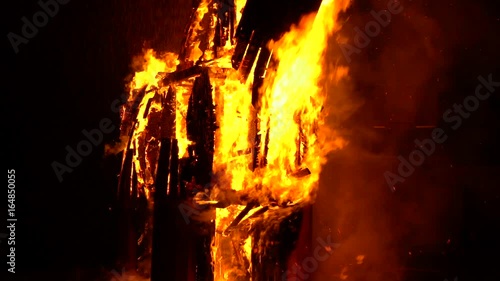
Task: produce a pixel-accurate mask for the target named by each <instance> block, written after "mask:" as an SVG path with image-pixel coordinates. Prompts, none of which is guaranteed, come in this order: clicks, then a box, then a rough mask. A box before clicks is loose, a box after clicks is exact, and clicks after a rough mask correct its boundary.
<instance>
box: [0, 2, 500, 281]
mask: <svg viewBox="0 0 500 281" xmlns="http://www.w3.org/2000/svg"><path fill="white" fill-rule="evenodd" d="M191 3H192V2H191V0H142V1H132V0H123V1H118V0H109V1H97V0H88V1H83V0H72V1H70V2H69V3H68V4H65V5H60V7H59V8H60V9H59V12H58V13H57V14H56V15H55V16H54V17H53V18H51V19H49V22H48V24H47V25H46V26H44V27H41V28H39V31H38V33H37V34H36V36H35V37H34V38H32V39H29V42H28V43H27V44H21V45H20V46H19V53H18V54H15V53H14V51H13V49H12V47H11V45H10V43H9V41H8V39H7V36H6V34H8V33H9V32H14V33H17V34H20V30H21V27H22V25H23V23H22V22H21V20H20V19H21V17H23V16H26V17H28V18H30V19H31V17H32V15H33V14H34V13H35V12H37V11H39V10H40V7H39V6H38V4H37V1H33V0H29V1H17V2H14V1H8V2H6V3H4V4H3V5H4V7H3V8H2V17H3V19H4V24H3V27H5V29H4V31H3V34H4V39H3V46H4V48H3V53H4V54H5V55H6V58H5V59H4V60H3V61H4V62H5V63H3V64H2V66H3V67H4V68H5V71H4V72H3V73H4V75H3V77H4V78H5V80H4V82H3V86H4V93H6V98H5V97H4V99H3V105H4V106H5V107H6V109H5V110H4V112H5V115H4V116H5V117H4V118H5V119H4V122H3V124H4V125H5V129H4V134H3V136H4V137H6V140H7V143H5V142H4V148H3V149H4V151H5V152H6V158H4V163H5V165H6V166H7V168H8V169H16V180H17V189H16V195H17V197H16V215H17V218H18V222H17V228H16V244H17V247H16V249H17V250H16V264H17V266H16V271H17V272H18V273H17V274H16V277H18V279H21V278H23V280H77V279H75V278H74V276H76V275H77V273H78V272H79V271H80V272H88V271H99V270H100V268H106V269H107V270H109V269H110V268H112V267H113V266H114V258H115V253H116V249H115V248H116V247H114V244H113V242H115V241H116V239H115V235H117V234H116V232H115V228H114V226H115V221H116V219H115V218H114V216H113V212H111V211H110V210H109V208H110V207H112V204H113V194H114V191H115V187H116V184H117V173H118V169H119V162H120V159H119V158H118V157H108V158H104V157H103V155H104V143H103V144H101V145H99V146H97V147H94V149H93V151H92V153H91V154H90V155H89V156H86V157H83V161H82V163H81V165H79V166H78V167H76V168H75V169H74V171H73V172H72V173H68V174H65V175H64V180H63V182H61V183H60V182H59V181H58V180H57V177H56V176H55V174H54V171H53V170H52V168H51V163H52V162H53V161H59V162H61V163H63V162H64V158H65V156H66V151H65V146H66V145H69V146H71V147H73V148H74V147H76V145H77V143H78V142H79V141H81V140H83V139H84V136H83V135H82V133H81V131H82V130H83V129H86V130H91V129H95V128H98V126H99V122H100V120H101V119H103V118H110V119H111V120H112V122H113V124H114V125H115V126H116V127H118V125H119V116H118V115H117V114H115V113H113V112H112V111H111V103H112V102H113V100H115V99H117V98H119V96H120V95H121V94H122V93H124V91H125V89H124V86H125V79H126V78H127V76H129V75H130V74H131V73H133V70H132V69H131V67H130V64H131V60H132V58H133V57H134V56H136V55H139V54H140V53H141V50H142V49H143V48H145V47H152V48H154V49H156V50H157V51H159V52H162V51H178V50H179V48H180V42H181V40H182V31H183V30H184V27H185V24H186V22H187V19H188V16H189V12H190V10H189V8H190V6H191ZM402 3H403V5H404V6H405V10H404V11H403V13H402V14H401V15H395V16H393V17H394V18H393V22H392V23H391V24H390V25H389V26H388V27H387V28H384V29H383V32H382V33H381V34H380V35H379V36H377V37H376V38H374V39H373V41H372V43H371V44H370V45H369V46H368V47H366V48H364V49H362V51H361V54H359V55H353V56H352V59H353V61H352V63H351V64H350V65H349V67H351V77H352V85H355V86H352V88H351V89H352V96H351V97H349V98H348V99H346V100H347V101H350V102H352V103H353V104H354V103H355V104H356V105H357V106H352V107H350V108H349V109H348V110H347V111H348V112H349V114H346V115H345V116H343V118H344V119H343V120H344V121H345V122H344V123H343V124H342V127H343V130H344V131H345V132H346V133H347V134H348V135H349V136H350V137H351V139H350V140H351V143H352V146H351V147H352V148H348V149H346V150H345V151H342V152H339V153H338V154H337V155H336V156H332V160H333V161H332V163H329V164H328V165H327V167H326V170H327V172H328V175H327V176H325V177H324V179H323V180H322V189H321V191H320V194H322V195H325V196H321V197H320V198H321V199H319V201H318V206H317V212H316V217H317V219H316V220H315V221H316V224H315V226H314V229H315V233H321V232H322V231H323V230H324V229H325V228H336V226H339V225H340V226H343V227H344V229H348V230H347V231H346V232H348V233H349V229H351V230H350V233H351V234H352V236H351V237H352V238H353V239H351V240H349V239H348V238H345V237H344V238H345V239H347V240H346V241H347V242H345V245H350V244H353V245H352V249H353V253H354V252H356V253H358V252H363V251H364V250H360V251H357V250H358V249H356V250H354V249H355V248H356V246H355V245H361V244H363V243H364V242H359V241H367V242H366V243H375V244H377V241H382V240H383V239H382V238H380V237H382V236H383V237H385V238H386V239H388V240H391V242H393V244H391V245H390V246H389V245H384V246H380V247H379V248H377V247H372V248H370V249H366V251H367V252H370V251H373V252H374V253H375V254H374V255H375V256H376V255H377V254H376V253H381V252H383V253H384V254H385V253H387V252H388V250H387V249H390V251H391V252H392V253H394V255H392V256H391V257H392V258H394V257H397V256H398V255H404V254H406V253H407V252H408V251H407V249H412V248H416V249H423V248H425V249H427V251H428V253H429V255H427V256H426V255H422V260H424V261H423V262H415V266H414V267H418V266H421V267H423V268H429V266H427V265H425V266H424V265H423V264H426V263H429V261H430V263H433V261H434V259H436V260H440V258H439V257H438V258H435V257H434V255H437V256H439V255H442V252H443V251H447V252H446V255H448V256H447V257H446V258H445V259H446V261H447V264H446V265H445V266H442V267H440V268H439V266H437V267H438V271H439V270H441V271H446V272H452V273H456V275H457V276H458V280H477V281H481V280H496V277H499V276H500V273H499V269H498V264H500V256H499V253H500V252H499V250H500V248H499V237H500V231H499V227H500V219H499V218H500V190H499V186H500V185H499V184H498V183H499V176H500V149H499V148H498V145H499V144H500V138H499V136H500V134H499V128H500V125H499V124H500V123H499V114H500V113H499V112H500V111H499V110H498V109H500V107H499V105H500V98H499V96H498V94H499V92H500V89H497V91H496V92H495V93H493V94H492V96H491V97H490V98H489V99H488V100H486V101H484V102H482V103H481V105H480V107H479V109H478V110H477V111H476V112H474V113H471V117H470V118H469V119H467V120H464V124H463V125H462V127H460V129H458V130H457V131H456V132H453V133H452V132H451V131H450V132H449V140H448V141H447V142H446V143H444V144H443V145H442V146H440V147H438V148H437V152H436V155H433V156H431V159H430V160H429V161H428V163H429V164H426V165H424V166H423V167H421V168H417V169H421V171H417V172H416V173H415V175H414V176H413V177H414V179H412V180H408V181H407V182H405V184H403V185H402V186H401V187H400V190H401V191H398V192H396V193H391V192H390V191H389V190H388V188H387V186H386V183H385V180H384V178H383V172H384V171H385V170H386V169H395V167H396V165H397V162H396V161H397V159H396V156H397V155H399V154H402V155H405V156H406V155H408V153H409V152H410V151H411V146H412V145H413V144H412V142H413V140H414V139H415V138H424V137H426V136H429V135H430V131H429V130H427V131H425V130H424V131H422V130H410V129H409V128H410V127H411V126H408V125H401V124H410V123H411V124H413V125H419V124H423V125H428V124H433V125H436V126H441V125H443V124H440V122H441V121H440V120H442V118H441V116H442V113H443V112H444V111H445V110H446V109H448V108H450V107H451V106H452V104H453V103H461V102H462V101H463V99H464V98H465V97H466V96H468V95H470V94H472V93H473V92H474V89H475V86H476V85H477V84H478V82H477V76H479V75H482V76H484V77H486V76H487V75H488V74H490V73H493V80H495V81H500V71H499V65H500V64H499V63H500V54H499V51H498V50H500V39H499V38H500V34H499V31H500V13H499V10H498V9H497V8H496V6H495V4H496V1H486V0H483V1H450V0H446V1H430V0H429V1H423V0H422V1H402ZM385 5H386V1H385V0H383V1H375V0H373V1H368V0H363V1H354V5H353V7H352V8H351V9H350V10H349V12H348V13H349V15H350V17H349V21H348V22H347V24H346V26H345V27H344V30H343V31H342V32H344V33H345V34H346V36H347V37H349V38H352V32H351V30H352V28H353V27H355V26H359V27H363V26H364V25H365V23H366V22H368V21H369V20H371V18H370V17H371V16H370V15H369V11H371V10H376V11H378V10H381V9H382V8H384V6H385ZM332 48H334V47H330V49H332ZM331 52H333V53H334V52H339V50H338V49H337V50H336V51H335V50H332V51H331ZM386 92H389V97H385V98H383V99H381V98H380V97H382V96H384V94H385V93H386ZM408 95H412V96H413V97H414V98H415V101H412V103H411V104H410V105H409V106H408V103H407V101H406V98H407V97H408ZM342 107H346V106H345V105H343V106H342ZM412 110H414V111H412ZM394 112H396V113H394ZM402 112H403V113H402ZM404 112H413V113H414V114H413V115H412V117H411V118H410V119H411V120H410V121H408V120H409V119H408V118H409V117H408V116H406V115H405V113H404ZM398 114H399V115H398ZM334 115H335V114H334ZM398 116H399V117H398ZM391 118H392V119H391ZM398 118H400V120H399V121H398V120H394V119H398ZM401 120H403V121H401ZM441 123H442V122H441ZM380 124H384V125H385V126H388V127H392V128H397V129H393V130H391V131H390V132H386V131H384V130H376V129H373V126H375V125H380ZM395 124H396V125H395ZM398 124H399V125H398ZM336 125H338V124H336ZM398 126H399V127H398ZM443 126H444V125H443ZM400 127H401V128H400ZM413 127H414V126H413ZM443 128H444V127H443ZM117 136H118V130H115V131H114V132H112V133H111V134H107V135H105V142H107V143H109V142H111V141H113V140H115V139H116V137H117ZM451 167H452V169H450V168H451ZM337 175H338V177H336V176H337ZM363 175H364V176H365V180H360V178H363ZM349 176H350V177H351V178H348V177H349ZM353 178H356V179H353ZM345 184H352V186H350V187H348V188H346V187H345V186H344V185H345ZM336 186H338V187H339V189H335V188H334V187H336ZM329 187H330V189H329ZM341 187H344V189H341ZM330 198H331V200H330ZM332 202H333V204H332ZM5 205H6V203H5ZM5 205H4V206H5ZM384 208H385V209H384ZM381 209H384V210H385V211H380V212H372V213H371V214H370V212H371V211H374V210H381ZM370 210H371V211H370ZM387 214H390V215H387ZM382 220H383V222H382ZM367 221H373V223H371V224H370V225H372V227H368V228H364V226H366V225H368V223H367ZM409 221H411V223H409V224H407V222H409ZM334 225H336V226H334ZM373 225H376V226H375V227H373ZM362 229H365V230H367V231H378V232H374V233H370V232H368V233H364V234H363V235H360V234H359V233H360V232H361V231H362ZM0 232H5V230H2V231H0ZM431 232H432V233H433V234H430V233H431ZM356 233H357V234H356ZM372 234H373V236H372ZM371 236H372V237H379V238H380V239H382V240H377V239H372V240H370V237H371ZM422 237H425V238H426V239H421V238H422ZM344 238H342V239H344ZM365 238H366V239H365ZM447 238H451V243H450V244H451V246H448V247H449V248H447V249H446V250H443V248H442V247H443V243H445V242H446V240H447ZM339 239H340V238H339ZM356 239H361V240H359V241H357V240H356ZM354 244H355V245H354ZM0 245H1V249H2V259H1V260H2V261H4V259H5V255H6V252H5V246H6V241H4V240H2V243H1V244H0ZM377 245H378V244H377ZM417 251H419V250H417ZM346 255H347V254H346ZM368 257H369V255H367V259H368ZM407 258H408V257H404V258H402V257H401V258H394V259H396V260H398V262H396V263H399V265H398V266H399V267H398V268H400V267H401V266H402V267H404V266H403V265H401V264H403V263H405V261H406V259H407ZM375 259H377V258H375ZM378 259H379V260H382V259H384V255H380V256H379V257H378ZM388 263H389V262H388ZM4 264H5V263H4ZM375 264H377V263H376V262H375ZM392 264H393V263H391V266H392ZM412 266H413V265H412ZM406 267H410V266H406ZM443 268H444V269H443ZM5 270H6V269H5ZM395 270H396V269H395ZM396 271H397V270H396ZM4 272H5V271H4ZM327 272H328V269H325V268H323V269H320V272H319V273H318V276H328V275H327V274H328V273H327ZM407 272H408V273H407V274H406V276H407V277H405V278H407V280H414V279H411V278H412V277H411V276H412V274H415V273H414V272H412V271H407ZM399 273H401V272H399ZM2 274H3V273H2ZM321 274H325V275H321ZM436 276H440V275H439V274H437V275H436ZM8 277H9V278H12V276H8ZM452 277H454V276H451V278H452ZM318 278H319V279H318V280H320V281H326V280H328V279H321V278H326V277H318ZM366 278H367V279H366V280H379V279H375V278H374V279H371V278H369V277H366ZM377 278H378V277H377ZM414 278H417V277H414ZM422 278H424V279H415V280H443V279H431V277H429V279H425V278H427V277H422ZM433 278H437V277H433ZM1 279H2V280H5V279H3V277H2V278H1ZM448 279H450V277H449V278H448ZM7 280H10V279H7ZM81 280H87V279H81ZM360 280H361V279H360ZM388 280H389V279H388Z"/></svg>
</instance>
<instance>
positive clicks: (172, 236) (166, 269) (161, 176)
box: [151, 139, 180, 281]
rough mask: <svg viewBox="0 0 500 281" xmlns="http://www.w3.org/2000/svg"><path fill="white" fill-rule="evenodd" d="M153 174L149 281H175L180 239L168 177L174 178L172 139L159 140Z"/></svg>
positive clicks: (173, 196)
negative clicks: (176, 228)
mask: <svg viewBox="0 0 500 281" xmlns="http://www.w3.org/2000/svg"><path fill="white" fill-rule="evenodd" d="M160 145H161V147H160V155H159V158H158V165H157V171H156V181H155V190H154V194H153V196H154V211H153V243H152V245H153V249H152V264H151V281H164V280H179V279H178V274H180V272H179V271H180V270H179V268H178V266H179V264H178V263H179V261H177V259H176V256H175V255H174V254H173V253H176V252H178V248H177V244H178V241H179V239H180V237H179V235H178V233H177V231H176V230H175V229H172V226H173V225H176V223H177V220H176V217H177V214H176V210H177V208H176V206H175V204H176V200H175V199H176V195H177V194H176V189H175V188H172V185H173V183H172V181H173V177H172V173H174V174H175V170H176V167H175V164H176V160H175V159H176V158H177V155H176V152H177V150H176V147H177V141H176V140H175V139H162V140H161V143H160Z"/></svg>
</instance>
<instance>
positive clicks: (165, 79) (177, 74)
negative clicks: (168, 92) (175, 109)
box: [157, 65, 204, 87]
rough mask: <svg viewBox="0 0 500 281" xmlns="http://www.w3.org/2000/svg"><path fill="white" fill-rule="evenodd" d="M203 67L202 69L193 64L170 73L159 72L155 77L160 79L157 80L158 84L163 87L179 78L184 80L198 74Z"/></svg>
mask: <svg viewBox="0 0 500 281" xmlns="http://www.w3.org/2000/svg"><path fill="white" fill-rule="evenodd" d="M203 69H204V68H203V67H201V66H198V65H195V66H191V67H189V68H186V69H183V70H178V71H174V72H171V73H165V72H160V73H158V75H157V78H159V79H160V81H159V82H158V85H159V86H160V87H165V86H167V85H169V84H171V83H174V82H179V81H181V80H185V79H188V78H191V77H195V76H198V75H200V74H201V73H202V72H203Z"/></svg>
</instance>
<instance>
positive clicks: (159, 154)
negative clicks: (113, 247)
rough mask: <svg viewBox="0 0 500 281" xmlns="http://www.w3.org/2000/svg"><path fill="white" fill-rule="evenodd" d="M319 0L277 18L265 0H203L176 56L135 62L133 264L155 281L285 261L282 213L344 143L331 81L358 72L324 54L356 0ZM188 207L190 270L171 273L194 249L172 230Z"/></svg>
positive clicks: (128, 128)
mask: <svg viewBox="0 0 500 281" xmlns="http://www.w3.org/2000/svg"><path fill="white" fill-rule="evenodd" d="M260 2H262V3H260ZM277 2H283V1H277ZM292 2H294V3H295V2H297V1H292ZM310 2H311V3H310V4H308V5H309V6H308V7H306V6H307V5H304V4H301V7H300V8H301V10H302V11H301V13H300V14H297V15H293V13H292V15H291V13H283V14H286V15H287V17H285V18H280V17H279V16H277V19H275V22H274V23H273V21H272V20H271V23H272V24H271V27H269V26H266V25H265V24H263V23H262V22H263V21H264V22H265V21H266V20H269V19H266V18H265V15H262V16H261V17H256V15H255V14H256V12H257V13H258V12H259V11H260V10H259V5H261V6H262V5H263V1H260V0H259V1H251V0H249V1H245V0H236V1H208V0H202V1H200V3H199V5H198V6H197V7H195V8H194V9H193V12H192V16H191V19H190V23H189V26H188V28H187V31H186V39H185V42H184V44H183V48H182V50H181V51H180V52H179V53H178V54H174V53H167V54H157V53H156V52H155V51H154V50H146V51H145V53H144V55H143V56H141V57H140V58H138V59H137V61H136V62H135V64H139V65H141V69H142V70H141V71H138V72H136V73H135V76H134V78H133V80H132V81H131V83H130V85H129V89H130V95H129V99H128V102H127V103H126V104H125V105H124V106H123V109H122V115H121V116H122V124H121V140H122V143H121V144H122V147H121V149H122V150H123V163H122V168H121V173H120V182H119V189H118V198H119V200H120V202H121V208H120V210H121V212H122V214H123V218H124V219H123V222H122V227H123V228H122V230H123V234H124V238H123V240H124V242H123V245H124V249H123V253H122V257H123V262H124V263H125V264H126V265H127V266H128V268H131V269H134V270H137V271H138V272H139V273H140V274H142V275H143V276H146V277H151V280H153V281H155V280H184V279H185V280H216V281H222V280H228V281H229V280H253V281H256V280H264V278H269V276H275V279H265V280H278V279H279V278H281V275H282V273H283V272H284V271H286V261H283V260H281V259H282V257H281V256H280V255H279V254H277V252H276V251H277V250H276V247H279V245H278V246H276V244H279V243H277V241H279V239H280V238H279V235H283V233H282V232H283V229H285V230H286V228H287V227H286V226H284V223H285V224H286V223H287V222H290V221H293V220H294V219H293V218H296V217H297V216H296V214H297V213H298V212H300V210H301V209H302V208H303V207H304V206H306V205H308V204H311V203H312V202H313V201H314V195H315V191H316V189H317V187H318V180H319V175H320V172H321V168H322V166H323V165H324V164H325V162H326V156H327V155H328V154H329V153H330V152H332V151H333V150H335V149H340V148H342V147H343V146H344V145H345V141H344V140H343V139H342V138H340V137H339V136H337V135H336V133H335V132H334V131H332V130H331V129H329V128H327V127H326V126H324V119H325V117H326V114H327V113H328V112H325V110H324V107H323V105H324V103H325V100H326V98H327V96H326V91H325V89H323V87H322V82H323V81H324V80H325V79H333V80H335V81H338V80H340V79H342V78H343V77H344V76H345V75H347V69H346V68H343V67H338V68H337V69H336V71H335V73H324V72H323V64H324V63H323V61H324V53H325V48H326V45H327V39H328V38H329V36H331V35H332V34H333V33H334V32H335V31H336V30H338V27H339V26H338V25H337V23H336V22H335V19H336V18H337V15H338V14H339V13H340V12H341V11H343V10H345V9H346V8H347V6H348V3H349V1H346V0H340V1H339V0H324V1H310ZM314 2H316V3H314ZM287 3H288V2H287ZM297 5H298V4H297ZM268 6H269V10H270V11H272V10H273V7H272V6H273V4H268ZM292 6H293V5H292ZM278 8H279V6H278ZM283 9H285V7H284V6H283ZM291 9H294V8H293V7H292V8H291ZM278 14H279V13H276V15H278ZM278 20H279V21H278ZM287 21H289V22H290V23H289V24H287V26H285V27H284V30H280V29H279V28H277V27H276V23H280V24H281V23H282V22H287ZM294 22H296V24H293V25H292V23H294ZM179 204H189V205H190V206H192V207H193V208H196V209H197V210H200V211H199V212H197V215H196V216H195V217H193V218H192V221H193V223H192V225H189V226H182V227H181V229H182V228H183V227H184V228H186V230H185V231H186V233H191V232H192V233H194V234H188V235H187V236H189V237H191V238H192V239H193V241H194V242H193V245H190V246H189V247H190V248H188V249H186V252H188V253H187V254H186V255H187V257H186V258H185V259H184V261H185V263H186V264H187V265H186V268H188V270H187V271H188V273H185V274H184V275H183V273H172V271H175V270H176V269H177V270H179V269H180V267H179V263H182V261H183V258H182V255H180V254H179V253H175V252H176V249H177V248H176V245H173V244H175V242H173V243H172V242H169V241H167V240H168V239H169V238H167V236H168V235H170V234H171V233H169V231H172V229H173V228H174V226H173V225H175V227H177V225H179V224H182V223H183V221H179V219H178V218H179V217H180V214H174V213H175V212H177V213H178V212H179V209H178V208H177V206H178V205H179ZM138 217H139V218H138ZM299 225H300V223H299ZM167 228H170V229H167ZM179 231H180V232H181V233H183V232H182V231H183V230H179ZM190 235H191V236H190ZM178 237H181V236H178ZM189 249H191V250H192V251H191V250H189ZM190 253H193V254H192V255H190ZM176 255H180V256H178V257H176V258H171V256H174V257H175V256H176ZM170 260H175V261H174V265H167V264H168V261H170ZM176 263H177V264H176ZM276 264H280V266H276ZM176 265H177V266H176ZM169 266H170V267H169ZM189 278H191V279H189ZM280 280H281V279H280Z"/></svg>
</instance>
